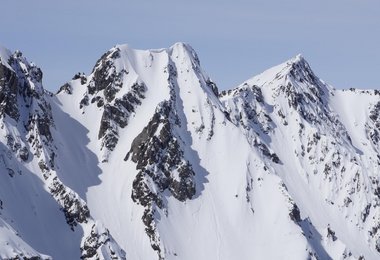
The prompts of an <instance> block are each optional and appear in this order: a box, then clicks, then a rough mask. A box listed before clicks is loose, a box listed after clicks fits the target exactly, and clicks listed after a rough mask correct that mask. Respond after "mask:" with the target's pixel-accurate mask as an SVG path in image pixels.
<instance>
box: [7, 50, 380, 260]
mask: <svg viewBox="0 0 380 260" xmlns="http://www.w3.org/2000/svg"><path fill="white" fill-rule="evenodd" d="M0 59H1V60H0V124H1V127H0V132H1V135H0V138H1V142H0V149H1V152H0V156H1V158H0V172H1V173H2V174H0V187H1V188H0V258H1V259H173V260H174V259H378V258H379V257H380V210H379V205H380V184H379V177H378V174H377V172H378V171H379V167H380V166H379V165H380V146H379V141H380V132H379V131H380V129H379V128H380V113H379V109H380V95H379V92H378V91H376V90H373V91H372V90H367V91H364V90H355V89H350V90H336V89H334V88H332V87H331V86H329V85H328V84H326V83H325V82H324V81H322V80H320V79H319V78H318V77H317V76H316V75H315V74H314V72H313V71H312V69H311V68H310V66H309V64H308V63H307V61H306V60H305V59H304V58H303V57H302V56H301V55H298V56H296V57H295V58H292V59H290V60H289V61H286V62H285V63H283V64H281V65H278V66H276V67H273V68H271V69H269V70H267V71H265V72H263V73H262V74H260V75H258V76H255V77H253V78H251V79H249V80H246V81H245V82H243V83H242V84H241V85H239V86H237V87H236V88H233V89H231V90H228V91H222V92H220V93H219V91H218V88H217V86H216V84H215V83H214V82H213V81H212V80H211V79H210V77H209V76H208V75H207V74H206V73H205V71H204V70H203V69H202V68H201V66H200V61H199V59H198V56H197V54H196V53H195V51H194V50H193V49H192V48H191V47H190V46H189V45H187V44H183V43H176V44H174V45H173V46H172V47H170V48H167V49H158V50H134V49H132V48H130V47H129V46H128V45H117V46H115V47H113V48H111V49H110V50H109V51H108V52H106V53H105V54H104V55H102V56H101V57H100V59H99V60H98V61H97V62H96V64H95V66H94V68H93V70H92V72H91V73H90V74H89V75H85V74H83V73H78V74H76V75H75V76H74V77H73V78H72V80H70V81H68V82H67V83H66V84H64V85H63V86H62V87H61V88H60V89H59V91H58V93H57V94H52V93H50V92H48V91H46V90H44V89H43V87H42V83H41V82H42V76H43V74H42V71H41V70H40V69H39V68H38V67H37V66H36V65H34V64H33V63H29V62H28V61H27V59H26V58H25V57H24V56H23V55H22V54H21V52H19V51H17V52H15V53H11V52H10V51H9V50H7V49H5V48H0ZM353 102H355V108H353V107H352V103H353Z"/></svg>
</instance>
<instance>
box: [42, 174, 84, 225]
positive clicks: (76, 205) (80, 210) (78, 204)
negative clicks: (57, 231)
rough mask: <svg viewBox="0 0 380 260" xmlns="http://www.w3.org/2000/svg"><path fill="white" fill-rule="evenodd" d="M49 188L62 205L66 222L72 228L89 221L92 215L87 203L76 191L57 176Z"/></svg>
mask: <svg viewBox="0 0 380 260" xmlns="http://www.w3.org/2000/svg"><path fill="white" fill-rule="evenodd" d="M49 189H50V192H51V194H52V195H53V196H54V197H55V198H56V199H57V200H58V201H59V202H60V204H61V205H62V211H63V212H64V214H65V217H66V222H67V224H69V225H70V226H71V229H73V230H74V226H76V225H77V224H78V223H83V222H87V218H88V217H89V216H90V211H89V210H88V207H87V205H86V204H85V202H84V201H82V200H81V199H80V198H78V196H77V195H76V194H75V193H74V192H71V191H70V190H68V188H67V187H65V185H63V184H62V182H61V181H60V180H59V179H58V178H57V177H55V178H53V182H52V184H51V185H50V186H49Z"/></svg>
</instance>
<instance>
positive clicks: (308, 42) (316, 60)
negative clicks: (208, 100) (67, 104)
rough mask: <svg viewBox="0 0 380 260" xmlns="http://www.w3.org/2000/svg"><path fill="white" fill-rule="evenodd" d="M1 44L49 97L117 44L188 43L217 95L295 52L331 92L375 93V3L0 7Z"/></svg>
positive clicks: (164, 0)
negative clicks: (38, 76) (16, 54)
mask: <svg viewBox="0 0 380 260" xmlns="http://www.w3.org/2000/svg"><path fill="white" fill-rule="evenodd" d="M0 12H1V15H0V22H1V25H0V45H3V46H5V47H7V48H9V49H11V50H16V49H19V50H21V51H22V52H23V53H24V55H25V56H26V57H28V59H29V60H30V61H34V62H35V63H36V64H37V65H38V66H40V67H41V68H42V69H43V72H44V86H45V88H47V89H49V90H52V91H56V90H57V89H58V88H59V87H60V86H61V85H63V84H64V83H65V82H66V81H68V80H70V79H71V78H72V76H73V75H74V74H75V73H76V72H79V71H80V72H85V73H86V74H88V73H89V72H90V71H91V69H92V67H93V66H94V64H95V62H96V60H97V59H98V58H99V57H100V56H101V55H102V54H103V53H104V52H105V51H107V50H108V49H110V48H111V47H112V46H114V45H116V44H122V43H128V44H129V45H130V46H131V47H132V48H136V49H151V48H154V49H156V48H164V47H169V46H171V45H172V44H174V43H175V42H186V43H189V44H190V45H191V46H192V47H193V48H194V49H195V50H196V51H197V53H198V56H199V58H200V60H201V65H202V67H203V68H204V70H206V71H207V72H208V74H209V75H210V76H211V78H212V79H213V80H214V81H215V82H216V83H217V85H218V87H219V88H220V89H228V88H232V87H235V86H237V85H238V84H240V83H241V82H243V81H245V80H247V79H249V78H250V77H252V76H254V75H256V74H259V73H260V72H262V71H263V70H265V69H268V68H270V67H272V66H274V65H277V64H279V63H281V62H284V61H285V60H287V59H289V58H291V57H293V56H295V55H297V54H298V53H302V54H303V56H304V57H305V58H306V60H308V62H309V63H310V65H311V67H312V68H313V70H314V72H315V73H316V74H317V75H318V76H320V77H321V78H322V79H324V80H325V81H326V82H328V83H330V84H331V85H333V86H334V87H336V88H349V87H357V88H378V89H380V1H379V0H360V1H359V0H318V1H308V0H286V1H285V0H277V1H274V0H263V1H257V0H233V1H231V0H228V1H227V0H203V1H201V0H193V1H183V0H133V1H130V0H108V1H106V0H65V1H54V0H17V1H16V0H3V1H2V3H1V11H0Z"/></svg>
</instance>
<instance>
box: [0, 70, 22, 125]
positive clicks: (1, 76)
mask: <svg viewBox="0 0 380 260" xmlns="http://www.w3.org/2000/svg"><path fill="white" fill-rule="evenodd" d="M18 85H19V81H18V78H17V75H16V73H15V72H14V71H11V70H10V69H9V68H7V67H6V66H5V65H3V64H1V63H0V115H1V116H2V117H4V115H5V114H6V115H8V116H9V117H11V118H13V119H14V120H16V121H17V120H18V118H19V116H20V114H19V111H18V107H17V93H18Z"/></svg>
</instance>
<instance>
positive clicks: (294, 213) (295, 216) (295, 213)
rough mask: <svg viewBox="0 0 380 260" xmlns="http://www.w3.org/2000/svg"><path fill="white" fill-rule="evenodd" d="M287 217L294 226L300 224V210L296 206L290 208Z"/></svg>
mask: <svg viewBox="0 0 380 260" xmlns="http://www.w3.org/2000/svg"><path fill="white" fill-rule="evenodd" d="M289 217H290V219H291V220H293V222H295V223H296V224H298V223H300V222H301V214H300V210H299V208H298V206H297V204H295V203H293V207H292V209H291V211H290V212H289Z"/></svg>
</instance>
